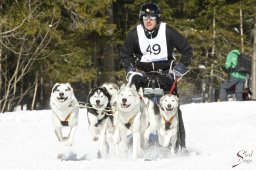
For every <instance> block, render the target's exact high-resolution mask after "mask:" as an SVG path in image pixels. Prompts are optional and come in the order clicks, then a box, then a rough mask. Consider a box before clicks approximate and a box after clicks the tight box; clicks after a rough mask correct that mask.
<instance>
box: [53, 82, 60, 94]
mask: <svg viewBox="0 0 256 170" xmlns="http://www.w3.org/2000/svg"><path fill="white" fill-rule="evenodd" d="M59 85H60V83H55V84H54V86H53V88H52V93H54V91H55V90H56V89H57V88H58V87H59Z"/></svg>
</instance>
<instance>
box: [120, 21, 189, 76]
mask: <svg viewBox="0 0 256 170" xmlns="http://www.w3.org/2000/svg"><path fill="white" fill-rule="evenodd" d="M157 33H158V29H157V30H155V31H154V32H153V33H152V34H149V33H148V32H147V31H145V34H146V36H147V38H149V39H150V38H154V37H156V36H157ZM166 42H167V51H168V61H159V62H154V65H155V70H159V69H161V70H167V69H169V68H170V63H171V61H172V60H173V56H172V54H173V49H174V48H176V49H177V50H178V52H180V53H181V59H180V61H179V62H181V63H183V64H184V65H185V66H188V65H189V64H190V62H191V59H192V47H191V46H190V44H189V42H188V41H187V40H186V38H185V37H183V36H182V35H181V34H180V33H179V32H177V31H176V30H175V29H174V28H172V27H170V26H168V25H166ZM141 56H142V53H141V51H140V46H139V40H138V34H137V29H136V27H135V28H134V29H132V30H131V31H130V32H129V33H128V35H127V37H126V39H125V42H124V45H123V46H122V48H121V53H120V57H121V64H122V66H123V67H124V68H125V70H126V71H129V68H131V67H135V68H137V69H139V70H142V71H145V72H148V71H152V70H153V68H152V63H142V62H140V59H141Z"/></svg>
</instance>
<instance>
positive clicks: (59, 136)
mask: <svg viewBox="0 0 256 170" xmlns="http://www.w3.org/2000/svg"><path fill="white" fill-rule="evenodd" d="M54 132H55V135H56V137H57V139H58V141H59V142H62V141H63V140H64V138H63V135H62V128H61V127H55V131H54Z"/></svg>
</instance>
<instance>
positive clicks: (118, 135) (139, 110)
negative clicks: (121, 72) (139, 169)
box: [114, 85, 147, 159]
mask: <svg viewBox="0 0 256 170" xmlns="http://www.w3.org/2000/svg"><path fill="white" fill-rule="evenodd" d="M116 103H117V104H116V107H117V111H116V113H115V117H114V124H115V125H116V129H115V135H114V143H117V144H118V145H119V150H120V151H122V152H127V151H128V138H127V135H128V134H127V133H128V132H131V134H132V136H133V148H132V159H137V158H138V154H139V152H140V149H141V146H142V145H143V143H144V138H143V135H144V131H145V129H146V127H147V112H146V109H145V104H144V102H143V100H142V98H141V97H140V96H139V94H138V93H137V91H136V87H135V86H134V85H132V86H131V87H130V86H129V85H122V86H121V88H120V91H119V92H118V94H117V102H116Z"/></svg>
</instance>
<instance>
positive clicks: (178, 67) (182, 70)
mask: <svg viewBox="0 0 256 170" xmlns="http://www.w3.org/2000/svg"><path fill="white" fill-rule="evenodd" d="M186 71H187V68H186V66H185V65H184V64H183V63H178V64H177V65H176V66H175V67H174V72H175V74H176V76H177V77H181V76H182V75H183V74H184V73H185V72H186Z"/></svg>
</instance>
